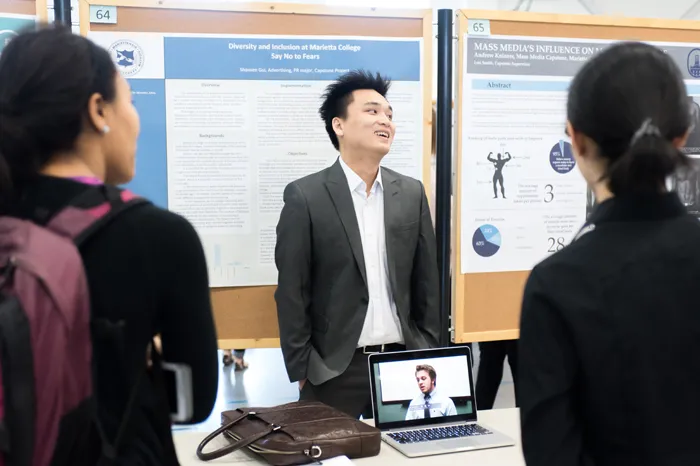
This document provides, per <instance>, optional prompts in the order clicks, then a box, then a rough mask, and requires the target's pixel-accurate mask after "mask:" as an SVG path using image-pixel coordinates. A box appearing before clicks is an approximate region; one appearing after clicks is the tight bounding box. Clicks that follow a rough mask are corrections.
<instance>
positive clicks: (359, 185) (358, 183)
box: [338, 157, 384, 194]
mask: <svg viewBox="0 0 700 466" xmlns="http://www.w3.org/2000/svg"><path fill="white" fill-rule="evenodd" d="M338 160H339V161H340V166H341V167H343V172H345V177H346V178H347V179H348V186H349V187H350V191H358V192H361V193H362V194H364V193H366V192H367V188H366V185H365V182H364V181H363V180H362V178H360V175H358V174H357V173H355V172H354V171H353V169H352V168H350V167H349V166H348V164H347V163H345V160H343V158H342V157H338ZM377 186H379V187H380V188H382V190H383V189H384V183H383V182H382V168H381V167H379V171H378V172H377V178H375V180H374V184H373V185H372V189H371V190H370V193H374V192H375V190H376V189H377Z"/></svg>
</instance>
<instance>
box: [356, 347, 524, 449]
mask: <svg viewBox="0 0 700 466" xmlns="http://www.w3.org/2000/svg"><path fill="white" fill-rule="evenodd" d="M369 370H370V384H371V391H372V412H373V415H374V422H375V425H376V427H377V428H378V429H379V430H380V431H381V435H382V440H383V441H384V442H386V443H388V444H389V445H391V446H392V447H394V448H395V449H397V450H398V451H400V452H401V453H403V454H404V455H405V456H407V457H419V456H429V455H439V454H443V453H455V452H463V451H469V450H483V449H486V448H497V447H508V446H514V445H515V441H514V440H513V439H511V438H510V437H508V436H507V435H504V434H502V433H500V432H498V431H496V430H494V429H492V428H490V427H488V426H486V425H483V424H481V423H479V422H478V420H477V411H476V399H475V396H474V383H473V380H474V377H473V372H472V355H471V350H470V348H469V347H467V346H464V347H453V348H439V349H431V350H417V351H400V352H393V353H375V354H371V355H370V356H369Z"/></svg>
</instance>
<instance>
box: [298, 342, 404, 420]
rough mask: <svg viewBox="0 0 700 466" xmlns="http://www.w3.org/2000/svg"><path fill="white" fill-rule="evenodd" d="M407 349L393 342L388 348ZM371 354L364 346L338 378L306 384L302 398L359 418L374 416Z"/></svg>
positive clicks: (393, 349) (300, 396) (300, 398)
mask: <svg viewBox="0 0 700 466" xmlns="http://www.w3.org/2000/svg"><path fill="white" fill-rule="evenodd" d="M402 350H405V347H404V346H403V345H393V344H392V345H390V346H389V347H388V348H387V349H386V350H385V352H387V351H402ZM368 358H369V355H368V354H364V352H363V350H362V349H358V350H356V351H355V354H354V356H353V358H352V361H351V362H350V365H349V366H348V368H347V369H346V370H345V372H343V373H342V374H340V375H339V376H338V377H336V378H334V379H331V380H329V381H327V382H325V383H322V384H320V385H313V384H312V383H311V382H309V381H308V380H307V381H306V383H305V384H304V388H302V390H301V393H300V394H299V400H301V401H320V402H321V403H325V404H327V405H328V406H332V407H334V408H336V409H338V410H340V411H343V412H344V413H347V414H348V415H350V416H352V417H354V418H356V419H359V418H360V416H362V417H363V418H364V419H371V418H372V395H371V393H370V385H369V369H368V365H367V359H368Z"/></svg>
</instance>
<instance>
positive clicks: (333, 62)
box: [89, 32, 423, 287]
mask: <svg viewBox="0 0 700 466" xmlns="http://www.w3.org/2000/svg"><path fill="white" fill-rule="evenodd" d="M89 37H90V38H91V39H92V40H94V41H95V42H97V43H99V44H100V45H102V46H104V47H106V48H107V49H108V50H109V51H110V53H111V54H112V57H113V59H114V60H115V62H116V63H117V64H118V67H119V69H120V70H121V73H122V75H123V76H124V77H126V78H127V79H128V81H129V83H130V85H131V88H132V92H133V96H134V102H135V105H136V107H137V109H138V111H139V115H140V117H141V136H140V139H139V148H138V152H137V161H136V171H137V173H136V177H135V179H134V180H133V181H132V182H131V183H130V185H129V188H130V189H132V190H133V191H134V192H136V193H138V194H141V195H143V196H146V197H148V198H150V199H152V200H153V201H155V202H156V203H157V204H159V205H161V206H163V207H167V208H168V209H170V210H172V211H174V212H177V213H179V214H181V215H183V216H184V217H185V218H187V219H188V220H189V221H190V222H192V224H193V225H194V227H195V228H196V230H197V232H198V234H199V235H200V238H201V239H202V242H203V244H204V249H205V253H206V256H207V262H208V266H209V279H210V286H212V287H223V286H257V285H274V284H276V283H277V269H276V267H275V263H274V249H275V241H276V232H275V228H276V225H277V221H278V219H279V215H280V212H281V210H282V206H283V198H282V194H283V191H284V188H285V186H286V185H287V184H288V183H289V182H291V181H293V180H295V179H297V178H301V177H303V176H306V175H308V174H311V173H313V172H316V171H319V170H322V169H324V168H326V167H328V166H330V165H331V164H333V163H334V162H335V160H336V158H337V156H338V153H337V151H336V150H335V149H334V148H333V146H332V145H331V143H330V140H329V139H328V135H327V133H326V131H325V127H324V123H323V121H322V120H321V119H320V116H319V114H318V109H319V106H320V103H321V97H322V94H323V92H324V90H325V87H326V86H327V85H328V84H330V82H331V81H332V80H334V79H336V78H337V77H338V76H340V75H341V74H343V73H345V72H347V71H350V70H353V69H359V68H362V69H366V70H370V71H373V72H375V71H378V72H381V73H382V74H384V75H385V76H387V77H389V78H391V79H392V82H393V84H392V87H391V91H390V94H389V95H388V99H389V101H390V103H391V105H392V106H393V109H394V121H395V122H396V125H397V130H396V138H395V142H394V145H393V148H392V151H391V152H390V153H389V154H388V155H387V157H386V158H385V163H384V164H385V166H387V167H390V168H393V169H395V170H397V171H399V172H401V173H403V174H406V175H408V176H412V177H414V178H417V179H422V176H423V169H422V167H423V163H422V160H423V118H422V117H423V115H422V113H423V84H422V61H423V53H422V48H423V45H422V40H421V39H415V38H410V39H408V38H407V39H394V38H366V37H363V38H352V37H320V36H308V37H307V36H304V37H300V36H293V37H287V36H237V35H201V34H198V35H193V34H156V33H126V32H120V33H112V32H93V33H90V35H89Z"/></svg>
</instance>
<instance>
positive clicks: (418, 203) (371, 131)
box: [275, 71, 440, 417]
mask: <svg viewBox="0 0 700 466" xmlns="http://www.w3.org/2000/svg"><path fill="white" fill-rule="evenodd" d="M389 86H390V83H389V81H388V80H385V79H384V78H382V77H381V76H380V75H378V74H377V75H376V76H374V75H372V74H370V73H366V72H362V71H358V72H350V73H348V74H345V75H343V76H342V77H340V78H339V80H338V81H336V82H335V83H333V84H332V85H330V86H329V87H328V88H327V90H326V93H325V95H324V102H323V104H322V106H321V108H320V111H319V113H320V115H321V118H322V119H323V120H324V122H325V125H326V131H327V132H328V135H329V137H330V139H331V142H332V143H333V145H334V146H335V148H336V149H337V150H339V151H340V157H339V158H338V160H337V161H336V162H335V163H334V164H333V165H332V166H331V167H329V168H326V169H325V170H323V171H320V172H318V173H314V174H312V175H309V176H306V177H304V178H301V179H299V180H296V181H294V182H292V183H290V184H289V185H287V187H286V188H285V190H284V208H283V209H282V214H281V216H280V219H279V223H278V225H277V245H276V248H275V262H276V264H277V269H278V272H279V277H278V286H277V291H276V292H275V300H276V301H277V314H278V318H279V330H280V342H281V346H282V353H283V355H284V360H285V364H286V366H287V373H288V374H289V378H290V380H291V381H293V382H294V381H299V388H300V398H301V399H302V400H318V401H321V402H323V403H326V404H328V405H331V406H334V407H336V408H338V409H340V410H342V411H345V412H347V413H348V414H350V415H351V416H355V417H359V416H360V415H362V416H363V417H371V414H372V411H371V397H370V387H369V369H368V366H367V358H368V354H369V353H372V352H382V351H396V350H403V349H406V348H408V349H415V348H430V347H436V346H437V345H438V338H439V331H440V328H439V325H440V324H439V322H440V317H439V311H438V267H437V258H436V255H437V254H436V245H435V233H434V231H433V225H432V221H431V217H430V210H429V207H428V201H427V198H426V195H425V190H424V188H423V185H422V183H421V182H420V181H417V180H415V179H413V178H409V177H407V176H403V175H400V174H398V173H396V172H394V171H392V170H389V169H387V168H384V167H381V168H380V162H381V160H382V158H383V157H384V156H385V155H386V154H387V153H388V152H389V149H390V148H391V143H392V141H393V139H394V132H395V124H394V122H393V110H392V107H391V106H390V104H389V102H388V101H387V99H386V94H387V92H388V90H389Z"/></svg>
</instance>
